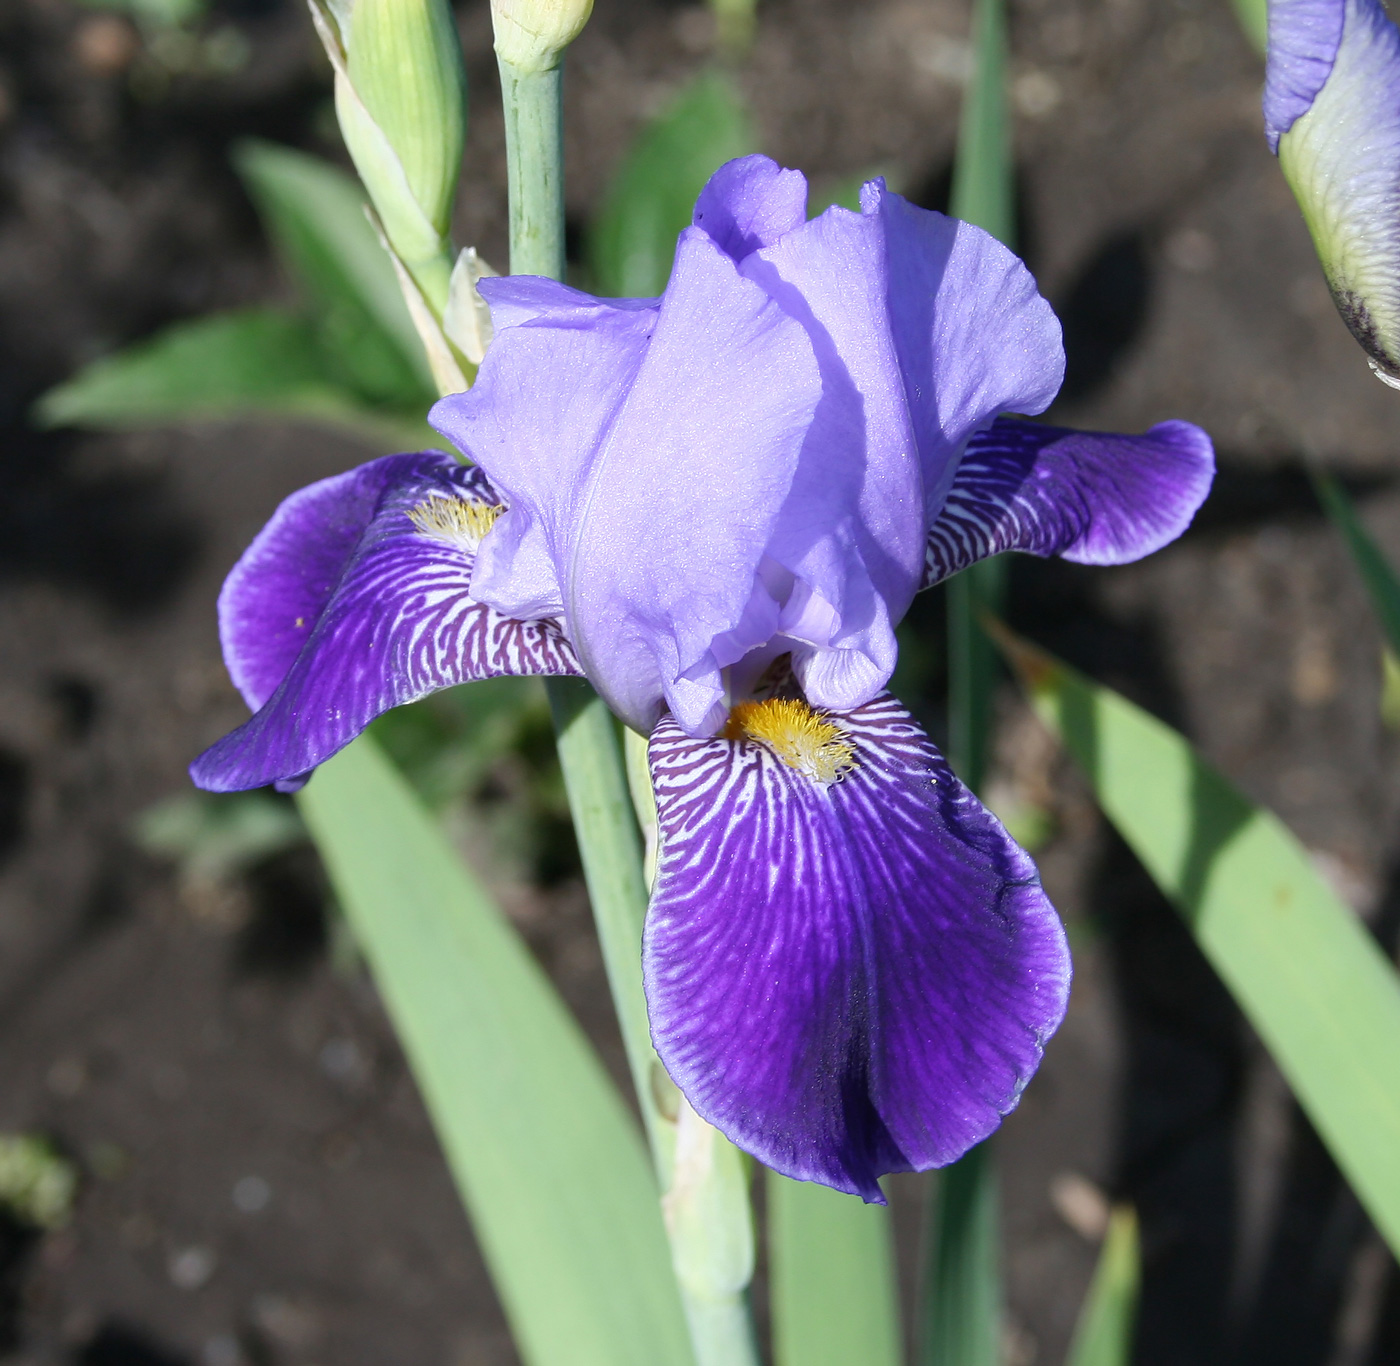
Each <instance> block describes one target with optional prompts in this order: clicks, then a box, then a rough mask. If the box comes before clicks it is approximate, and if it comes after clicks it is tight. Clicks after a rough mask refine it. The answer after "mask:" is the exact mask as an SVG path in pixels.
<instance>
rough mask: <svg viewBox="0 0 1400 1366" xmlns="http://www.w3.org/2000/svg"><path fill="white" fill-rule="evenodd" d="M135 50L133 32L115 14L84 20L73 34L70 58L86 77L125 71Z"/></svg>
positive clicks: (136, 39) (134, 34)
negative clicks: (71, 57) (74, 60)
mask: <svg viewBox="0 0 1400 1366" xmlns="http://www.w3.org/2000/svg"><path fill="white" fill-rule="evenodd" d="M139 49H140V41H139V39H138V38H137V37H136V30H135V29H134V28H132V26H131V25H130V24H129V23H127V21H126V20H125V19H123V18H121V17H120V16H119V15H115V14H99V15H95V16H94V17H93V18H91V19H85V20H84V21H83V22H82V23H81V24H79V25H78V27H77V29H76V31H75V32H74V34H73V56H74V58H75V59H76V60H77V63H78V65H79V66H80V67H82V69H83V70H84V71H86V72H87V73H88V74H89V75H90V76H113V75H115V74H116V73H117V72H119V71H125V70H126V68H127V67H128V66H130V65H131V62H132V59H133V58H134V57H135V56H136V53H137V51H138V50H139Z"/></svg>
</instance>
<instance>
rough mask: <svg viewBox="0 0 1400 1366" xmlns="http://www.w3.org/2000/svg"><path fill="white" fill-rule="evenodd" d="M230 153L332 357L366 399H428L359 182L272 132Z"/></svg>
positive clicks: (418, 348)
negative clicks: (273, 139) (276, 140)
mask: <svg viewBox="0 0 1400 1366" xmlns="http://www.w3.org/2000/svg"><path fill="white" fill-rule="evenodd" d="M233 159H234V165H235V166H236V167H237V170H238V173H239V175H240V176H242V178H243V182H244V184H245V185H246V186H247V187H248V192H249V194H250V195H251V196H252V197H253V201H254V203H255V204H256V205H257V208H258V212H259V213H260V214H261V216H262V218H263V222H264V223H265V225H266V227H267V229H268V232H269V233H270V235H271V237H272V240H273V245H274V246H275V247H276V248H277V252H278V255H279V256H280V257H281V258H282V261H283V264H284V265H285V266H286V268H287V271H288V273H289V274H290V275H291V276H292V278H293V279H294V280H295V281H296V282H297V283H298V284H299V285H300V286H301V287H302V289H303V290H304V291H305V292H306V294H307V296H308V298H309V300H310V302H311V304H312V307H313V311H314V313H315V317H316V321H317V331H318V339H319V340H320V342H321V345H322V346H323V348H324V350H325V352H326V354H327V356H328V358H330V359H331V360H332V361H333V362H334V363H336V364H337V365H339V366H340V367H341V368H342V369H343V371H344V373H345V375H346V380H347V382H348V383H349V384H350V385H351V386H352V387H354V388H355V389H356V390H357V391H358V392H360V393H361V394H362V395H363V396H364V397H365V398H366V399H369V400H371V401H376V402H384V403H398V404H402V405H407V404H408V403H410V402H411V401H421V402H422V403H423V404H424V405H425V406H426V404H427V403H428V402H430V401H431V399H432V398H434V397H436V394H437V390H436V389H435V388H434V386H433V381H432V375H431V374H430V373H429V371H428V367H427V362H426V360H425V359H424V356H423V347H422V344H421V343H420V342H419V340H418V333H417V331H416V330H415V328H414V326H413V319H412V318H410V317H409V313H408V307H407V305H406V304H405V303H404V300H403V295H402V293H401V292H400V290H399V283H398V279H397V277H396V276H395V274H394V267H393V265H392V263H391V262H390V260H389V258H388V256H387V255H386V254H385V252H384V249H383V247H381V246H380V244H379V239H378V237H377V236H376V234H375V231H374V229H373V228H372V227H371V226H370V222H369V219H368V218H367V217H366V216H365V203H366V198H365V192H364V190H363V189H362V188H361V187H360V185H359V183H358V182H357V181H355V180H354V179H352V178H351V177H350V176H348V175H346V174H345V172H344V171H341V170H339V169H337V168H336V167H335V166H332V165H330V164H329V163H328V162H325V161H322V160H320V159H319V158H318V157H312V156H307V155H306V154H305V153H304V152H297V151H293V150H292V149H291V148H289V147H278V146H275V145H274V144H272V143H270V142H259V141H256V140H252V139H250V140H247V141H244V142H241V143H239V144H238V146H237V147H236V148H235V149H234V156H233Z"/></svg>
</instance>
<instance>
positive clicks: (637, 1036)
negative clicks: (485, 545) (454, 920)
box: [500, 61, 758, 1366]
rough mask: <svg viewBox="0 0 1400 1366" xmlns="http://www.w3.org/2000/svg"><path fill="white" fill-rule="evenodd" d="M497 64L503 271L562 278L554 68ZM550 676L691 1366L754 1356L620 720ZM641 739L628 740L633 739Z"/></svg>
mask: <svg viewBox="0 0 1400 1366" xmlns="http://www.w3.org/2000/svg"><path fill="white" fill-rule="evenodd" d="M500 68H501V95H502V99H503V101H504V106H505V121H506V156H507V160H508V170H507V176H508V181H509V185H510V266H511V271H512V272H513V273H515V274H532V275H546V276H549V277H551V278H553V279H556V280H559V279H562V278H563V276H564V177H563V135H562V120H561V105H560V72H559V70H558V69H557V68H556V69H554V70H551V71H544V72H524V71H521V70H520V69H518V68H516V67H514V66H512V65H511V64H510V63H508V62H505V61H502V62H501V63H500ZM548 687H549V698H550V707H551V709H552V711H553V714H554V724H555V731H556V734H557V736H558V742H559V762H560V766H561V767H562V768H563V771H564V783H565V786H566V788H567V789H568V793H569V805H570V807H571V809H572V811H573V817H574V828H575V831H576V833H577V836H578V844H579V851H580V854H581V855H582V858H583V870H584V877H585V878H586V880H587V882H588V895H589V899H590V900H591V901H592V904H593V914H594V918H595V920H596V923H597V926H598V939H599V942H600V944H601V946H602V951H603V961H604V964H605V966H606V969H607V973H608V985H609V987H610V988H611V991H612V995H613V1004H614V1006H615V1008H616V1010H617V1017H618V1023H619V1025H620V1027H621V1029H622V1036H623V1041H624V1045H625V1047H626V1049H627V1060H628V1065H629V1066H630V1068H631V1071H632V1081H633V1085H634V1087H635V1088H636V1093H637V1103H638V1105H639V1106H640V1108H641V1111H642V1118H643V1122H644V1124H645V1126H646V1129H647V1135H648V1137H649V1138H650V1140H651V1145H652V1154H653V1158H654V1161H655V1163H656V1168H657V1175H658V1179H659V1182H660V1185H661V1188H662V1190H664V1191H665V1195H664V1197H663V1208H664V1212H665V1214H666V1224H667V1229H668V1232H669V1233H670V1237H671V1258H672V1262H673V1264H674V1266H675V1269H676V1276H677V1280H678V1282H679V1284H680V1288H681V1298H682V1301H683V1303H684V1305H685V1310H686V1318H687V1321H688V1323H689V1325H690V1332H691V1341H692V1343H693V1345H694V1348H695V1356H696V1361H697V1363H698V1366H758V1352H757V1348H756V1345H755V1342H754V1335H753V1327H752V1323H751V1320H750V1317H749V1312H748V1305H747V1302H746V1299H745V1290H746V1288H747V1286H748V1282H749V1278H750V1277H751V1276H752V1274H753V1217H752V1212H751V1209H750V1206H749V1200H748V1182H747V1171H746V1167H745V1164H744V1161H743V1158H742V1155H741V1154H739V1153H738V1152H737V1151H736V1150H735V1149H734V1148H733V1146H732V1145H731V1144H730V1143H729V1142H728V1140H727V1139H725V1138H724V1137H723V1135H721V1134H719V1133H717V1132H715V1131H714V1130H713V1129H711V1128H710V1126H709V1125H707V1124H704V1122H703V1121H702V1120H700V1119H699V1118H698V1117H696V1116H694V1115H693V1113H689V1107H688V1106H685V1104H684V1101H683V1100H682V1098H681V1097H680V1095H679V1093H678V1092H677V1091H676V1089H675V1087H674V1085H673V1083H672V1082H671V1080H670V1078H669V1077H667V1076H666V1074H665V1071H664V1070H663V1069H662V1067H661V1063H660V1061H659V1060H658V1059H657V1057H656V1054H655V1051H654V1050H653V1049H652V1046H651V1031H650V1028H649V1026H648V1024H647V1015H646V998H645V996H644V994H643V991H642V957H641V949H642V923H643V920H644V918H645V915H646V904H647V883H646V878H645V875H644V872H643V866H642V844H641V840H640V838H639V836H638V816H637V813H634V810H633V803H632V799H631V796H630V795H629V792H628V776H627V773H626V771H625V770H624V768H623V762H622V752H621V747H620V746H619V744H618V739H617V726H616V723H615V722H614V720H613V718H612V715H611V714H610V713H609V711H608V709H607V707H606V706H604V704H603V702H602V701H601V699H600V698H598V697H597V696H596V695H595V694H594V692H593V690H592V689H591V688H590V687H589V686H588V685H587V684H586V683H584V682H582V681H581V680H578V679H559V678H554V679H550V680H549V681H548ZM639 739H640V737H639ZM637 743H638V741H633V742H632V744H633V746H634V749H635V746H636V744H637ZM642 743H643V744H644V742H642ZM639 757H640V761H641V764H642V766H643V767H642V772H641V773H640V775H639V777H638V778H637V780H636V781H634V783H633V790H634V791H635V792H636V794H637V796H638V798H639V807H640V815H641V819H642V822H643V824H644V825H646V824H648V823H649V828H651V829H654V826H655V814H654V806H653V805H652V803H651V786H650V780H649V779H648V778H647V777H646V775H645V771H644V766H645V755H644V754H642V755H641V756H639ZM678 1135H679V1138H680V1140H681V1141H680V1144H679V1152H678Z"/></svg>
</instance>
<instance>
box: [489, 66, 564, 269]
mask: <svg viewBox="0 0 1400 1366" xmlns="http://www.w3.org/2000/svg"><path fill="white" fill-rule="evenodd" d="M498 65H499V67H500V71H501V102H502V105H503V106H504V108H505V116H506V177H507V180H508V183H509V188H510V270H511V274H512V275H547V276H549V278H550V279H551V280H562V279H563V278H564V106H563V101H562V99H561V94H562V89H563V87H562V78H563V74H564V73H563V68H562V67H555V68H554V69H553V70H550V71H521V70H520V69H519V68H518V67H515V66H512V65H511V64H510V63H509V62H506V61H501V62H499V63H498Z"/></svg>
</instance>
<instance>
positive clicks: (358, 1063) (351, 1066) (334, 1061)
mask: <svg viewBox="0 0 1400 1366" xmlns="http://www.w3.org/2000/svg"><path fill="white" fill-rule="evenodd" d="M321 1070H322V1071H323V1072H324V1073H325V1074H326V1075H327V1076H328V1077H334V1078H335V1080H336V1081H344V1082H351V1081H358V1080H359V1078H360V1075H361V1073H362V1072H363V1070H364V1057H363V1055H362V1054H361V1053H360V1049H359V1046H358V1045H357V1044H356V1043H355V1040H354V1039H344V1038H339V1039H328V1040H327V1041H326V1043H325V1044H324V1045H323V1046H322V1048H321Z"/></svg>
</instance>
